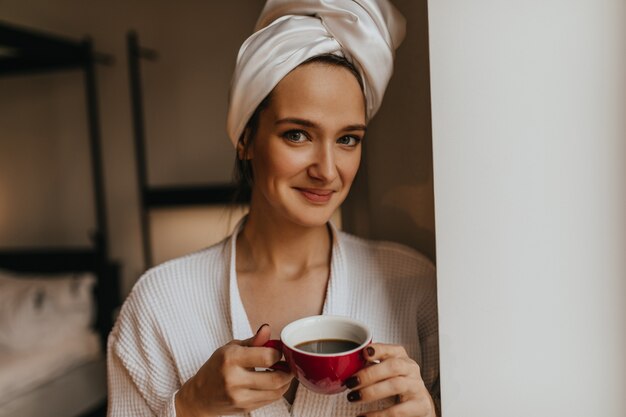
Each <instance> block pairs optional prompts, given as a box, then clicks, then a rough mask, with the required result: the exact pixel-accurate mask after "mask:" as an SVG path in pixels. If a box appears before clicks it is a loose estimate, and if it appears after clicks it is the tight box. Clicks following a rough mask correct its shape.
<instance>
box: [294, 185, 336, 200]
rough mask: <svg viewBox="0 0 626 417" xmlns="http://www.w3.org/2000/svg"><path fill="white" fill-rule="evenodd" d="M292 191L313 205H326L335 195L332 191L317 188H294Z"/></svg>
mask: <svg viewBox="0 0 626 417" xmlns="http://www.w3.org/2000/svg"><path fill="white" fill-rule="evenodd" d="M294 189H296V190H298V191H299V192H300V193H301V194H302V196H303V197H304V198H305V199H306V200H308V201H309V202H310V203H313V204H326V203H328V202H329V201H330V199H331V198H332V197H333V194H334V193H335V191H334V190H325V189H319V188H297V187H294Z"/></svg>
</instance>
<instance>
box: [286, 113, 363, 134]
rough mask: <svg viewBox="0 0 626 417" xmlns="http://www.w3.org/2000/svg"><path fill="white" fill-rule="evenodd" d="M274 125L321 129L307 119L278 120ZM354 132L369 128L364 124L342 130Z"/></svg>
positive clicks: (288, 118)
mask: <svg viewBox="0 0 626 417" xmlns="http://www.w3.org/2000/svg"><path fill="white" fill-rule="evenodd" d="M274 124H276V125H280V124H297V125H300V126H305V127H310V128H314V129H317V128H319V125H318V124H317V123H315V122H313V121H311V120H307V119H300V118H297V117H285V118H283V119H279V120H277V121H276V122H275V123H274ZM354 130H362V131H363V132H365V131H367V127H366V126H365V125H364V124H353V125H348V126H345V127H343V128H342V129H341V131H342V132H347V131H354Z"/></svg>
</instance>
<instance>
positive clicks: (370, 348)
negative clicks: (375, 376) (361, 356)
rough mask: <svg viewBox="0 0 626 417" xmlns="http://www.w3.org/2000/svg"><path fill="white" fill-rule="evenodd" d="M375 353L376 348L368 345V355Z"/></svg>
mask: <svg viewBox="0 0 626 417" xmlns="http://www.w3.org/2000/svg"><path fill="white" fill-rule="evenodd" d="M375 354H376V351H375V350H374V348H373V347H371V346H368V347H367V356H370V357H371V356H374V355H375Z"/></svg>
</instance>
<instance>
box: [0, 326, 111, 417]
mask: <svg viewBox="0 0 626 417" xmlns="http://www.w3.org/2000/svg"><path fill="white" fill-rule="evenodd" d="M105 397H106V366H105V360H104V358H103V355H102V353H101V349H100V341H99V336H98V335H97V334H95V333H93V332H91V331H85V332H84V333H81V334H77V335H76V336H74V337H72V338H67V339H66V340H64V341H63V342H62V343H58V344H56V345H54V346H50V347H47V348H45V349H41V350H31V351H20V352H0V416H2V417H4V416H15V417H17V416H19V417H26V416H31V415H32V416H39V417H52V416H62V417H67V416H72V415H77V414H74V412H75V411H76V410H80V412H84V411H86V410H88V409H89V407H93V406H94V405H97V404H98V402H99V401H102V400H103V399H104V398H105Z"/></svg>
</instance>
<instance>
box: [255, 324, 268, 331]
mask: <svg viewBox="0 0 626 417" xmlns="http://www.w3.org/2000/svg"><path fill="white" fill-rule="evenodd" d="M265 326H269V324H268V323H263V324H262V325H261V327H259V330H257V331H256V333H255V334H258V333H259V332H260V331H261V329H262V328H264V327H265Z"/></svg>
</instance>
